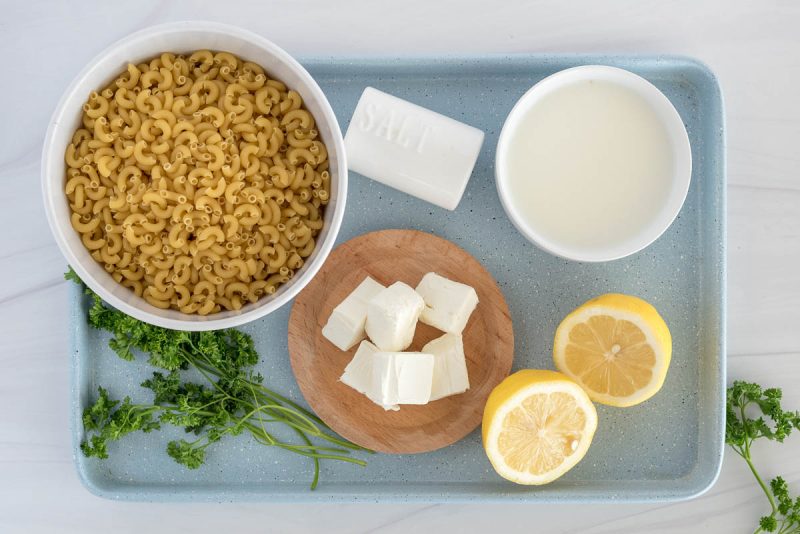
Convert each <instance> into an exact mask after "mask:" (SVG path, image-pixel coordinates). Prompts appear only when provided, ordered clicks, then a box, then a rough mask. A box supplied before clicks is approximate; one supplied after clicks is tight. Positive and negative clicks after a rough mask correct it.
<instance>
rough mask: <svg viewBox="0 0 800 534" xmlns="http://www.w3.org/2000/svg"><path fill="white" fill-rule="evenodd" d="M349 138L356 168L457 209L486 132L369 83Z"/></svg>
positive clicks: (349, 153) (349, 155)
mask: <svg viewBox="0 0 800 534" xmlns="http://www.w3.org/2000/svg"><path fill="white" fill-rule="evenodd" d="M344 144H345V149H346V151H347V163H348V167H349V168H350V169H351V170H352V171H355V172H357V173H360V174H363V175H364V176H367V177H369V178H372V179H373V180H377V181H378V182H381V183H383V184H386V185H388V186H389V187H393V188H395V189H399V190H400V191H402V192H404V193H408V194H409V195H414V196H415V197H418V198H421V199H422V200H426V201H428V202H431V203H433V204H436V205H437V206H441V207H443V208H445V209H448V210H454V209H456V206H458V203H459V201H460V200H461V196H462V195H463V194H464V189H465V188H466V187H467V182H468V181H469V177H470V175H471V174H472V169H473V167H474V166H475V162H476V161H477V159H478V154H479V153H480V151H481V145H482V144H483V132H482V131H480V130H479V129H477V128H474V127H472V126H468V125H466V124H463V123H461V122H458V121H456V120H453V119H451V118H450V117H445V116H444V115H441V114H439V113H436V112H435V111H431V110H429V109H425V108H423V107H421V106H418V105H416V104H412V103H411V102H408V101H406V100H403V99H400V98H397V97H396V96H392V95H389V94H386V93H384V92H382V91H378V90H377V89H374V88H372V87H367V88H366V89H364V93H363V94H362V95H361V98H360V99H359V101H358V105H357V106H356V110H355V111H354V112H353V118H352V119H351V120H350V126H349V127H348V128H347V134H345V137H344Z"/></svg>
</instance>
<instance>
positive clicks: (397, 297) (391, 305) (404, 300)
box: [366, 282, 425, 352]
mask: <svg viewBox="0 0 800 534" xmlns="http://www.w3.org/2000/svg"><path fill="white" fill-rule="evenodd" d="M424 307H425V302H424V301H423V300H422V297H420V296H419V295H418V294H417V292H416V291H414V290H413V289H412V288H411V286H408V285H406V284H404V283H403V282H395V283H394V284H392V285H390V286H389V287H387V288H386V289H384V290H383V291H381V292H379V293H378V294H377V295H375V296H374V297H373V298H372V300H371V301H370V302H369V306H368V309H367V324H366V331H367V335H368V336H369V339H370V340H371V341H372V342H373V343H375V345H376V346H377V347H378V348H379V349H381V350H382V351H389V352H396V351H401V350H405V349H407V348H408V346H409V345H411V341H412V340H413V339H414V331H415V330H416V327H417V319H419V314H420V313H422V309H423V308H424Z"/></svg>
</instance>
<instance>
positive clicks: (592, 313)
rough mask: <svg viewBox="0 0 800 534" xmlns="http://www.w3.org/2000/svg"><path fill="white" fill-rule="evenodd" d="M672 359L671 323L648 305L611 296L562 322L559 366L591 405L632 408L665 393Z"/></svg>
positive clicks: (558, 334) (555, 350)
mask: <svg viewBox="0 0 800 534" xmlns="http://www.w3.org/2000/svg"><path fill="white" fill-rule="evenodd" d="M671 357H672V336H671V335H670V333H669V328H667V323H665V322H664V319H662V318H661V316H660V315H659V314H658V312H657V311H656V309H655V308H654V307H653V306H651V305H650V304H649V303H648V302H646V301H644V300H642V299H640V298H638V297H632V296H630V295H620V294H616V293H610V294H607V295H602V296H599V297H597V298H595V299H592V300H590V301H589V302H587V303H585V304H583V305H582V306H580V307H578V308H577V309H576V310H575V311H573V312H572V313H570V314H569V315H567V317H566V318H565V319H564V320H563V321H561V324H560V325H559V326H558V329H557V330H556V337H555V341H554V343H553V359H554V360H555V364H556V367H557V368H558V369H559V370H560V371H561V372H562V373H564V374H566V375H568V376H569V377H571V378H573V379H574V380H575V381H576V382H578V384H580V385H581V386H582V387H583V388H584V389H585V390H586V392H587V393H588V394H589V397H591V399H592V400H593V401H596V402H601V403H603V404H609V405H611V406H620V407H625V406H633V405H634V404H639V403H640V402H644V401H646V400H647V399H649V398H650V397H652V396H653V395H655V393H656V392H657V391H658V390H659V389H661V386H662V385H663V384H664V379H665V378H666V376H667V369H668V368H669V362H670V359H671Z"/></svg>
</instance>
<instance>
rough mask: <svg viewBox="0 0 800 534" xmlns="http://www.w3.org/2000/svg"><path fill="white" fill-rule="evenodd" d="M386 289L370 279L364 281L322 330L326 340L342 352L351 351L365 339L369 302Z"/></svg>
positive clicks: (342, 303)
mask: <svg viewBox="0 0 800 534" xmlns="http://www.w3.org/2000/svg"><path fill="white" fill-rule="evenodd" d="M384 289H385V288H384V287H383V286H382V285H381V284H379V283H378V282H376V281H375V280H373V279H372V278H370V277H369V276H368V277H366V278H365V279H364V281H362V282H361V283H360V284H359V285H358V287H357V288H355V289H354V290H353V292H352V293H350V294H349V295H348V296H347V298H345V299H344V300H343V301H342V302H340V303H339V305H338V306H336V307H335V308H334V309H333V312H332V313H331V316H330V317H328V322H327V323H326V324H325V326H324V327H323V328H322V335H323V336H325V339H327V340H328V341H330V342H331V343H333V344H334V345H336V346H337V347H338V348H339V349H340V350H350V349H351V348H353V346H354V345H355V344H356V343H358V342H359V341H361V340H362V339H364V325H365V323H366V320H367V307H368V303H369V301H370V300H371V299H372V297H374V296H375V295H377V294H378V293H380V292H381V291H383V290H384Z"/></svg>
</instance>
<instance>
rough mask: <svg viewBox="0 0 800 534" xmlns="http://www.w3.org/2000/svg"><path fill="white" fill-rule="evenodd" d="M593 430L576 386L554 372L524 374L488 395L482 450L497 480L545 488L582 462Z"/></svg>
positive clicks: (593, 418) (591, 411)
mask: <svg viewBox="0 0 800 534" xmlns="http://www.w3.org/2000/svg"><path fill="white" fill-rule="evenodd" d="M596 429H597V411H596V410H595V408H594V404H592V401H591V400H590V399H589V397H588V396H587V395H586V393H585V392H584V391H583V389H581V387H580V386H579V385H578V384H576V383H575V382H574V381H573V380H571V379H570V378H568V377H567V376H565V375H563V374H561V373H558V372H556V371H545V370H535V369H526V370H523V371H518V372H516V373H514V374H512V375H511V376H509V377H508V378H506V379H505V380H503V381H502V382H501V383H500V384H499V385H498V386H497V387H496V388H495V389H494V390H493V391H492V393H491V394H490V395H489V400H488V401H487V402H486V407H485V408H484V411H483V448H484V449H485V450H486V455H487V456H488V457H489V461H490V462H491V463H492V466H493V467H494V469H495V471H497V473H498V474H499V475H500V476H502V477H503V478H505V479H508V480H510V481H512V482H516V483H518V484H531V485H540V484H547V483H548V482H552V481H553V480H555V479H557V478H558V477H560V476H561V475H563V474H564V473H566V472H567V471H569V470H570V469H571V468H572V467H574V466H575V464H577V463H578V462H579V461H580V460H581V458H583V456H584V455H585V454H586V451H587V450H588V449H589V445H590V444H591V443H592V437H593V436H594V431H595V430H596Z"/></svg>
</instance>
